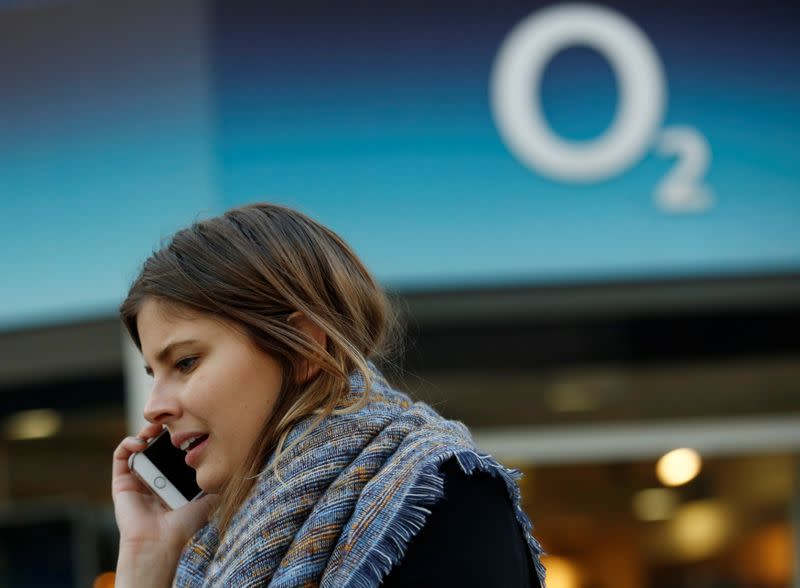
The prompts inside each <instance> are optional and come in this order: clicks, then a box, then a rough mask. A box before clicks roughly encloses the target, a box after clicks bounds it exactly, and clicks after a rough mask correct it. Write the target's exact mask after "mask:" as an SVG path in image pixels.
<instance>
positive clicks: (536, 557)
mask: <svg viewBox="0 0 800 588" xmlns="http://www.w3.org/2000/svg"><path fill="white" fill-rule="evenodd" d="M453 457H455V458H456V461H457V462H458V465H459V467H460V468H461V471H463V472H464V473H465V474H466V475H467V476H470V475H472V474H473V473H474V472H475V471H476V470H477V471H479V472H483V473H486V474H489V475H491V476H492V477H495V478H496V477H498V476H499V477H500V478H501V479H502V480H503V482H504V483H505V485H506V490H507V491H508V493H509V498H510V499H511V503H512V505H513V506H514V516H515V518H516V520H517V523H519V525H520V526H521V527H522V529H523V531H524V533H523V534H524V535H525V538H526V539H527V542H528V548H529V549H530V551H531V554H532V557H531V560H532V561H533V564H534V567H535V569H536V575H537V577H538V578H539V583H540V584H541V586H542V588H546V587H545V569H544V566H543V565H542V563H541V561H540V556H541V555H543V553H544V551H543V550H542V546H541V545H540V544H539V542H538V541H537V540H536V539H535V538H534V537H533V534H532V533H531V529H532V527H533V525H532V524H531V521H530V519H529V518H528V515H526V514H525V511H523V510H522V507H521V505H520V491H519V486H517V480H518V479H519V478H521V477H522V473H521V472H520V471H519V470H513V469H508V468H506V467H504V466H503V465H502V464H500V463H499V462H498V461H496V460H495V459H494V458H493V457H491V456H489V455H482V454H480V453H477V452H475V451H471V450H462V451H454V452H448V453H443V454H441V455H437V456H436V457H435V459H433V460H432V461H431V462H429V463H428V464H426V466H425V468H424V469H423V471H422V472H421V473H420V475H419V477H418V478H417V480H416V481H415V482H414V483H413V485H412V486H411V489H410V490H409V491H408V492H407V493H406V494H405V496H404V497H403V504H402V505H401V506H400V508H399V509H398V512H397V517H396V518H395V520H393V521H392V524H390V525H387V526H386V532H385V533H384V535H383V536H382V537H381V538H380V539H379V540H378V542H377V544H376V545H375V547H374V549H372V550H371V551H370V553H369V555H368V556H367V557H366V558H365V559H364V561H363V562H362V563H361V566H360V567H359V569H357V570H355V572H354V573H353V574H352V575H351V576H350V578H349V581H348V582H347V583H346V584H342V585H341V586H342V588H374V587H375V586H378V585H379V584H380V582H381V580H383V579H384V578H385V577H386V576H387V575H388V574H389V572H390V571H391V569H392V568H393V567H394V566H395V565H397V564H398V563H399V562H400V561H402V559H403V556H404V555H405V552H406V550H407V549H408V545H409V543H410V542H411V539H412V538H413V537H414V536H415V535H416V534H417V533H418V532H419V531H420V530H421V529H422V528H423V527H424V526H425V522H426V521H427V519H428V516H429V515H430V514H431V510H430V508H428V507H431V506H434V505H435V504H436V503H437V502H438V501H439V500H441V498H442V497H443V496H444V476H443V475H442V473H441V472H440V471H439V468H440V467H441V466H442V464H443V463H444V462H446V461H447V460H449V459H451V458H453ZM324 584H327V583H324Z"/></svg>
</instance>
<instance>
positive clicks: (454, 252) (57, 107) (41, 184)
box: [0, 0, 800, 327]
mask: <svg viewBox="0 0 800 588" xmlns="http://www.w3.org/2000/svg"><path fill="white" fill-rule="evenodd" d="M20 4H22V3H20V2H16V3H15V5H17V7H16V8H15V9H14V10H10V9H9V10H6V11H0V50H2V52H3V54H4V55H14V56H15V58H14V59H12V60H4V61H3V62H2V64H0V80H2V84H3V88H4V90H3V96H2V98H0V100H2V109H0V129H2V133H0V190H1V192H0V212H1V213H2V217H1V220H0V223H1V224H0V229H1V231H0V251H2V252H3V253H2V255H3V261H2V268H1V269H2V275H3V276H4V277H3V286H2V290H0V327H2V326H6V327H7V326H10V325H14V324H22V323H25V322H26V321H31V320H45V319H46V318H47V317H65V316H78V315H81V313H82V314H83V315H86V314H87V313H91V312H95V313H105V312H109V311H111V310H113V308H114V306H116V304H117V303H118V302H119V299H120V298H121V297H122V295H124V290H125V286H126V285H127V282H128V280H129V279H130V278H131V277H132V275H133V274H134V273H135V270H136V267H137V264H138V263H140V262H141V260H142V258H143V257H145V256H146V255H147V253H148V252H149V251H150V250H152V248H153V247H155V246H157V245H158V243H159V240H160V239H161V238H162V237H164V236H165V235H167V234H168V233H169V232H170V231H171V230H173V229H174V228H176V227H179V226H181V225H182V224H185V223H186V222H189V221H191V220H193V219H194V218H197V217H202V216H204V215H205V214H206V213H216V212H220V211H222V210H224V209H225V208H226V207H229V206H232V205H237V204H241V203H245V202H250V201H254V200H260V199H269V200H273V201H278V202H283V203H287V204H290V205H294V206H298V207H300V208H301V209H303V210H305V211H307V212H308V213H310V214H312V215H313V216H315V217H316V218H318V219H319V220H321V221H323V222H325V223H327V224H329V225H330V226H331V227H333V228H334V229H335V230H337V231H338V232H340V233H341V234H342V235H343V236H344V237H345V238H346V239H347V240H349V241H350V242H351V243H352V244H353V246H354V247H355V249H356V250H357V251H358V252H359V253H360V254H361V255H362V256H363V257H364V259H365V261H366V262H367V264H368V265H369V266H370V267H371V268H372V269H373V270H374V271H375V273H376V274H377V275H378V277H379V278H380V279H381V280H382V281H383V282H384V283H386V284H387V285H389V286H391V287H394V288H400V289H403V288H431V287H454V286H455V287H458V286H471V285H478V284H492V285H502V284H536V283H545V282H548V283H549V282H554V281H555V282H559V281H579V282H580V281H594V280H604V281H606V280H608V281H613V280H620V279H630V278H645V279H647V278H656V277H658V278H664V277H667V278H668V277H673V276H681V277H685V276H694V275H700V274H703V275H709V274H712V275H723V274H749V273H763V272H773V271H787V272H790V271H792V272H795V271H798V269H800V240H798V238H797V234H798V232H800V231H798V229H800V150H798V149H797V148H796V146H795V144H796V142H797V140H798V138H800V132H799V131H800V76H798V75H797V68H796V64H797V63H798V62H800V19H798V12H799V10H798V8H797V7H796V5H795V4H794V3H789V2H777V1H774V0H770V1H760V2H753V1H748V2H732V1H723V0H715V1H707V2H703V3H699V4H697V3H693V2H692V3H690V2H687V1H682V0H681V1H677V2H671V3H669V4H668V5H666V4H664V3H655V2H640V3H634V2H615V3H609V4H607V5H608V6H611V7H612V8H615V9H617V10H619V11H620V12H622V13H623V14H626V15H627V16H629V17H630V18H631V19H633V20H634V21H635V22H636V23H637V24H638V25H639V26H640V27H641V28H642V29H643V30H644V31H645V33H646V34H647V35H648V36H649V38H650V39H651V41H652V42H653V44H654V45H655V47H656V49H657V51H658V53H659V55H660V57H661V59H662V61H663V63H664V65H665V68H666V75H667V83H668V90H669V99H668V108H667V112H666V118H665V123H664V126H665V127H669V126H672V125H678V124H681V125H690V126H692V127H695V128H696V129H698V130H699V131H700V132H701V133H702V134H703V135H704V136H705V137H706V138H707V139H708V141H709V143H710V145H711V149H712V162H711V166H710V169H709V172H708V174H707V176H706V178H705V182H706V183H707V184H708V185H710V186H711V187H712V189H713V190H714V192H715V195H716V203H715V206H714V207H713V208H712V209H711V210H709V211H708V212H705V213H702V214H695V215H667V214H664V213H663V212H661V211H660V210H659V209H658V208H657V207H656V205H655V202H654V200H653V191H654V190H655V188H656V185H657V184H658V182H659V181H661V179H662V178H663V177H664V175H665V174H666V173H667V172H668V171H669V170H670V169H671V168H672V166H673V165H674V162H673V161H670V160H667V159H664V158H661V157H658V156H656V155H653V154H648V155H647V156H646V157H645V158H644V159H643V160H642V161H641V162H639V163H638V164H637V165H635V166H633V167H632V168H631V169H629V170H627V171H625V172H624V173H623V174H621V175H620V176H618V177H615V178H613V179H611V180H609V181H605V182H601V183H596V184H590V185H584V186H574V185H566V184H562V183H557V182H553V181H550V180H547V179H545V178H543V177H541V176H539V175H537V173H535V172H533V171H531V170H530V169H528V168H526V167H525V166H523V165H522V164H520V163H519V162H518V161H517V160H516V159H515V158H514V157H513V156H512V155H511V154H510V153H509V152H508V150H507V149H506V147H505V146H504V144H503V142H502V141H501V139H500V137H499V136H498V133H497V131H496V128H495V125H494V122H493V120H492V116H491V112H490V108H489V101H488V92H489V76H490V71H491V67H492V62H493V59H494V56H495V54H496V52H497V49H498V47H499V45H500V43H501V42H502V40H503V38H504V37H505V35H506V34H507V33H508V31H509V30H510V29H511V28H512V27H513V25H514V24H516V23H517V22H519V21H520V20H521V19H522V18H524V17H525V16H527V15H528V14H530V13H531V12H533V11H534V10H535V9H537V8H540V7H542V6H544V5H545V4H544V3H536V2H503V3H497V2H487V1H484V2H463V1H461V2H454V1H451V0H441V1H439V2H435V3H431V2H421V1H418V0H411V1H404V2H395V3H387V2H383V3H374V2H367V1H361V0H360V1H353V2H350V1H348V2H339V3H330V2H322V1H319V0H305V1H303V2H295V3H290V2H265V3H252V2H243V1H241V0H225V1H223V0H217V1H213V2H208V1H207V2H187V1H180V2H174V3H169V4H168V5H165V4H164V3H158V2H155V1H153V0H150V1H148V2H144V3H142V2H137V3H134V2H129V1H126V2H118V3H114V8H113V9H111V8H110V7H109V3H103V2H98V1H94V2H58V3H55V4H54V5H52V6H49V7H44V8H42V7H39V8H36V9H33V8H31V9H28V10H25V9H24V8H19V5H20ZM167 6H168V7H169V8H167ZM616 98H617V96H616V87H615V81H614V77H613V74H612V72H611V70H610V68H609V66H608V64H607V63H605V61H604V60H603V59H601V58H600V57H599V56H598V55H597V54H595V53H593V52H592V51H589V50H587V49H581V48H573V49H569V50H567V51H565V52H563V53H562V54H560V55H558V56H557V57H556V58H555V59H554V60H553V61H552V62H551V63H550V65H549V67H548V69H547V72H546V75H545V80H544V84H543V87H542V99H543V103H544V107H545V111H546V113H547V116H548V120H549V121H550V124H551V125H552V126H553V128H554V129H555V130H557V131H558V132H559V133H560V134H561V135H563V136H564V137H565V138H571V139H575V140H586V139H591V138H592V137H595V136H597V135H599V134H600V133H602V131H603V130H604V129H605V128H606V126H607V125H608V123H609V122H610V121H611V119H612V116H613V113H614V109H615V106H616Z"/></svg>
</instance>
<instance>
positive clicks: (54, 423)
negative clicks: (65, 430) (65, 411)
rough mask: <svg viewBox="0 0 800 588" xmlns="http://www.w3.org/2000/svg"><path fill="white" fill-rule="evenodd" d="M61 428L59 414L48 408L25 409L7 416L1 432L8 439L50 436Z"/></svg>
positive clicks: (21, 439)
mask: <svg viewBox="0 0 800 588" xmlns="http://www.w3.org/2000/svg"><path fill="white" fill-rule="evenodd" d="M60 429H61V415H59V414H58V413H57V412H56V411H54V410H50V409H40V410H25V411H22V412H18V413H16V414H13V415H11V416H10V417H8V418H7V419H6V421H5V423H4V427H3V433H4V435H5V437H6V439H8V440H9V441H23V440H27V439H43V438H45V437H52V436H53V435H55V434H56V433H58V431H59V430H60Z"/></svg>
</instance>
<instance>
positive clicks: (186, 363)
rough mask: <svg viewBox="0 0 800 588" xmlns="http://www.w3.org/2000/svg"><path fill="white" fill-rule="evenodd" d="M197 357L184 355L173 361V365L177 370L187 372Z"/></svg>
mask: <svg viewBox="0 0 800 588" xmlns="http://www.w3.org/2000/svg"><path fill="white" fill-rule="evenodd" d="M197 359H198V358H197V357H184V358H183V359H181V360H179V361H177V362H175V367H176V368H177V369H178V371H181V372H183V373H187V372H189V371H191V369H192V368H193V367H194V366H195V364H196V363H197Z"/></svg>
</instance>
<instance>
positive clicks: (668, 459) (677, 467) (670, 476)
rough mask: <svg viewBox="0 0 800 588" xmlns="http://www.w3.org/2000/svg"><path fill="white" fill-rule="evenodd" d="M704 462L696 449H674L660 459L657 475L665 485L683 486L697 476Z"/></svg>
mask: <svg viewBox="0 0 800 588" xmlns="http://www.w3.org/2000/svg"><path fill="white" fill-rule="evenodd" d="M702 464H703V462H702V460H701V459H700V454H699V453H697V452H696V451H695V450H694V449H689V448H686V447H683V448H681V449H673V450H672V451H670V452H669V453H667V454H665V455H663V456H662V457H661V459H659V460H658V463H657V464H656V475H657V476H658V479H659V480H660V481H661V483H662V484H664V485H665V486H681V485H682V484H686V483H687V482H691V481H692V480H693V479H694V478H695V477H697V474H699V473H700V468H701V467H702Z"/></svg>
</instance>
